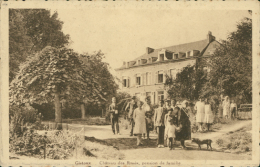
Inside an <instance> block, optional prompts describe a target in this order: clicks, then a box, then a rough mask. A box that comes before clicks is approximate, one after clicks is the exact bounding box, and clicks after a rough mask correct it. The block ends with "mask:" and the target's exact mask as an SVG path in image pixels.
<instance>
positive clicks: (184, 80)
mask: <svg viewBox="0 0 260 167" xmlns="http://www.w3.org/2000/svg"><path fill="white" fill-rule="evenodd" d="M166 77H167V79H166V82H165V88H166V90H167V92H168V94H169V96H170V97H171V98H174V99H176V100H182V99H189V100H194V99H197V98H198V96H199V91H200V90H201V88H202V85H203V83H205V82H206V74H205V73H204V71H203V70H201V69H198V68H196V66H195V65H194V66H186V67H184V68H183V69H182V71H181V72H179V73H177V74H176V78H172V77H170V76H166Z"/></svg>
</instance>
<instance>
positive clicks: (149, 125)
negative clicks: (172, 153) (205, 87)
mask: <svg viewBox="0 0 260 167" xmlns="http://www.w3.org/2000/svg"><path fill="white" fill-rule="evenodd" d="M220 108H222V109H223V110H222V112H221V111H219V112H220V113H219V114H220V115H223V116H224V118H231V117H236V115H237V105H236V103H234V100H232V102H231V103H230V102H229V98H228V97H225V100H224V101H223V103H222V105H221V106H220ZM125 111H126V112H128V120H129V123H130V125H131V126H130V136H133V135H134V136H136V137H137V145H142V144H143V143H142V138H143V139H145V138H147V140H149V139H150V138H149V134H150V131H153V130H154V129H155V130H156V132H157V134H158V138H157V145H158V147H160V148H161V147H164V146H165V145H166V146H169V148H170V149H173V143H174V142H175V141H180V142H181V146H182V148H185V144H184V143H185V142H184V141H185V140H190V139H191V123H194V122H195V123H197V124H199V127H198V131H203V130H202V125H203V124H204V123H205V124H206V125H207V130H210V125H211V124H212V123H213V121H214V116H215V115H214V113H213V108H212V105H211V104H210V102H209V100H208V99H207V98H205V99H203V98H199V101H198V102H196V104H195V106H194V110H193V109H191V105H188V101H185V100H184V101H183V102H182V104H181V105H178V106H177V105H176V100H175V99H171V100H170V99H167V100H164V101H163V100H161V101H159V106H158V108H155V109H154V108H153V107H152V105H151V101H150V97H146V98H145V101H144V102H142V101H140V100H138V99H137V98H135V97H132V98H131V101H130V102H129V103H128V104H127V106H126V107H125ZM193 111H195V112H193ZM109 112H110V113H111V125H112V131H113V133H114V134H118V135H119V134H120V133H119V124H118V107H117V106H116V99H115V97H113V98H112V104H111V105H110V106H109ZM193 118H194V120H193ZM115 127H116V130H115Z"/></svg>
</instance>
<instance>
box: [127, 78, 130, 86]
mask: <svg viewBox="0 0 260 167" xmlns="http://www.w3.org/2000/svg"><path fill="white" fill-rule="evenodd" d="M129 81H130V79H129V77H128V78H127V80H126V83H127V84H126V87H129V85H130V83H129Z"/></svg>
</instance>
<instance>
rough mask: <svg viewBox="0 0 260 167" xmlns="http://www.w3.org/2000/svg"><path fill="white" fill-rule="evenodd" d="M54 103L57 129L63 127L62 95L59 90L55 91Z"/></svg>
mask: <svg viewBox="0 0 260 167" xmlns="http://www.w3.org/2000/svg"><path fill="white" fill-rule="evenodd" d="M54 96H55V97H54V105H55V122H56V129H58V130H61V129H62V124H61V123H62V122H61V104H60V97H59V93H58V92H57V91H55V92H54Z"/></svg>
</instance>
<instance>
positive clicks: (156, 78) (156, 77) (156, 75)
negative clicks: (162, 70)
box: [154, 71, 158, 84]
mask: <svg viewBox="0 0 260 167" xmlns="http://www.w3.org/2000/svg"><path fill="white" fill-rule="evenodd" d="M154 83H155V84H157V83H158V71H156V72H155V82H154Z"/></svg>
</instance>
